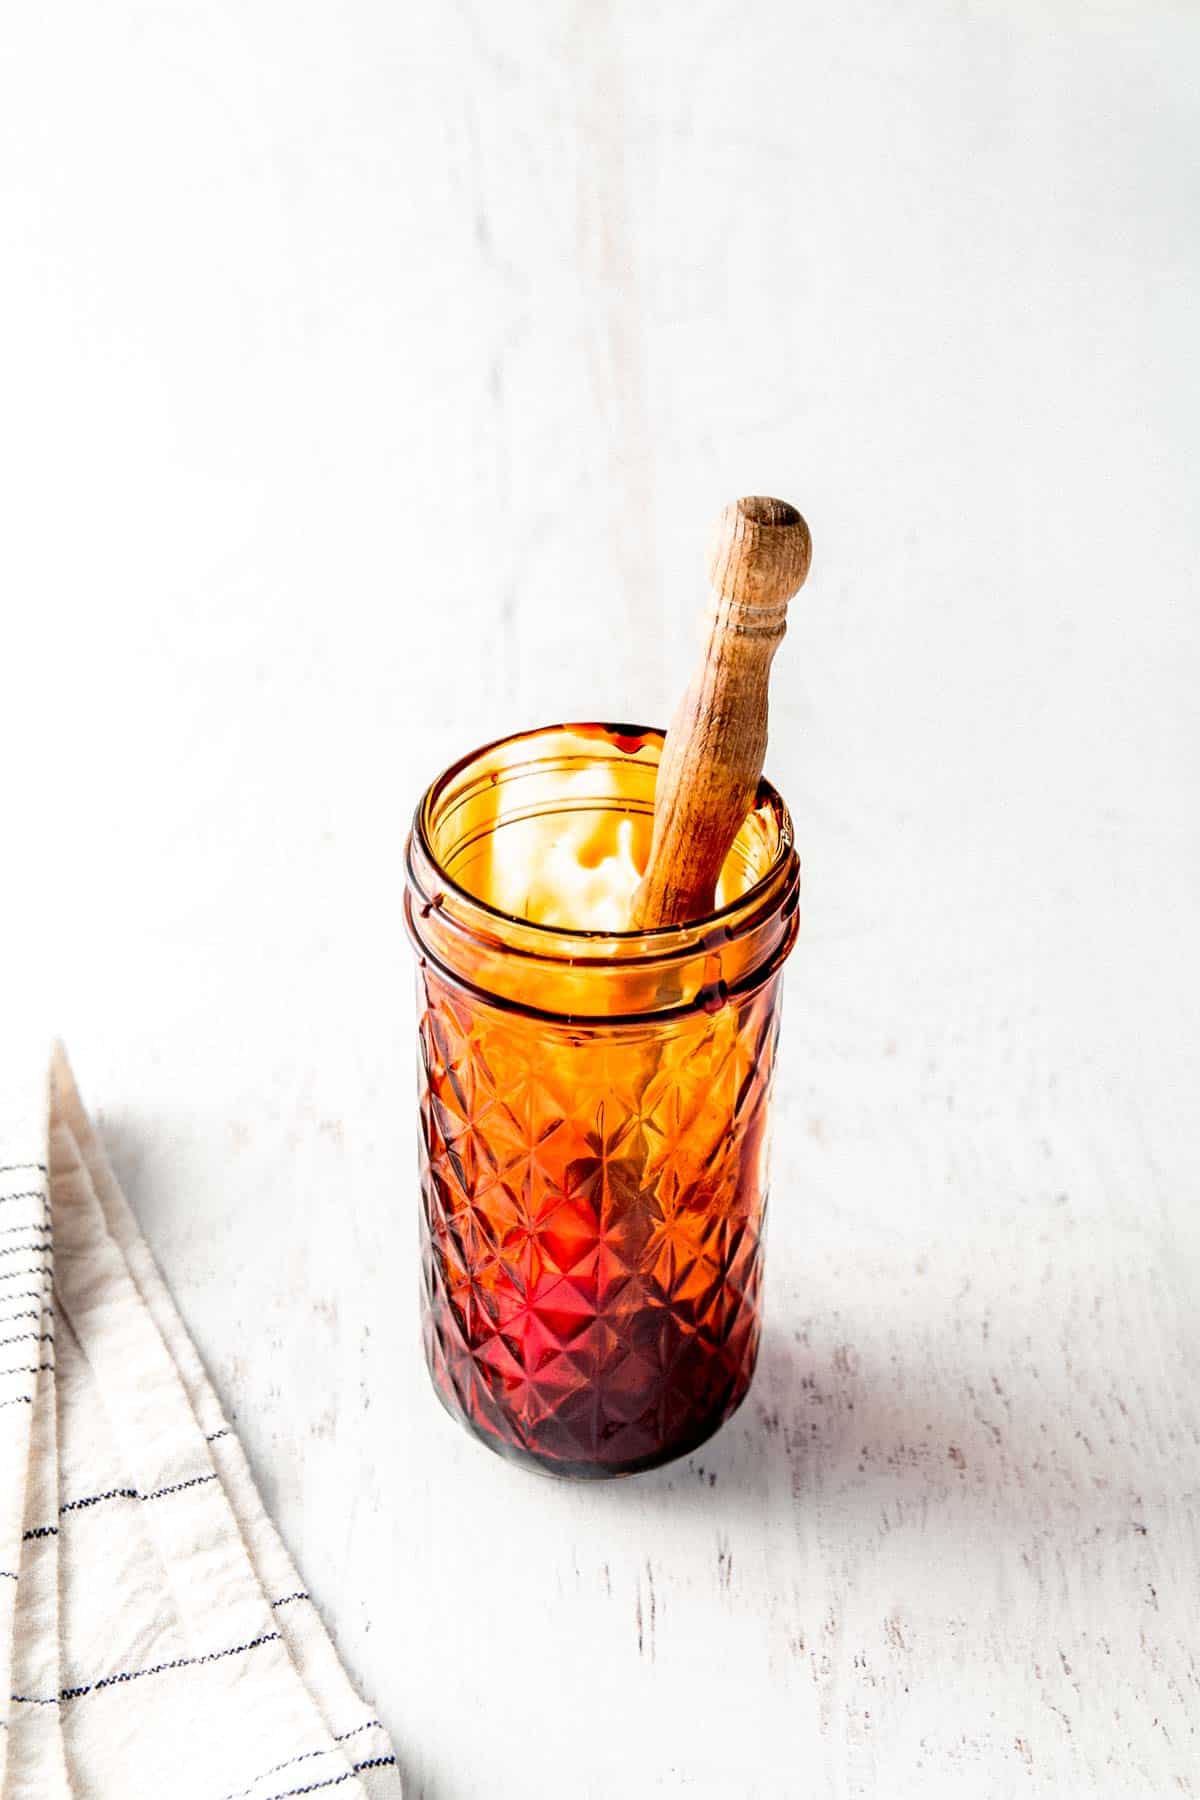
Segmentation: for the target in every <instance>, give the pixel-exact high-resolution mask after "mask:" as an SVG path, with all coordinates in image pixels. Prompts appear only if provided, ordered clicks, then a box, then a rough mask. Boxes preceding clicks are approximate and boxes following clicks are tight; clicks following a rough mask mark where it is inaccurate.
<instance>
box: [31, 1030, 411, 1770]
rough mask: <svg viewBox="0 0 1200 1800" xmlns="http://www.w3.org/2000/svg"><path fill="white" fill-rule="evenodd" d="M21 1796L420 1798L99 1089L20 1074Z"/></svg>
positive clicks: (60, 1061) (59, 1059) (66, 1074)
mask: <svg viewBox="0 0 1200 1800" xmlns="http://www.w3.org/2000/svg"><path fill="white" fill-rule="evenodd" d="M0 1693H2V1694H7V1695H8V1696H9V1699H8V1703H7V1708H6V1716H5V1719H4V1723H3V1729H2V1730H0V1800H18V1797H19V1800H165V1797H167V1796H169V1797H170V1800H294V1797H295V1796H299V1795H303V1794H321V1793H324V1792H325V1791H326V1790H332V1789H334V1788H337V1789H338V1790H339V1791H340V1794H341V1795H344V1796H346V1797H347V1800H349V1797H350V1796H357V1797H363V1796H365V1797H367V1800H397V1797H398V1796H399V1794H400V1782H399V1776H398V1774H397V1770H396V1759H395V1756H394V1755H393V1753H392V1747H391V1745H390V1743H389V1742H388V1739H387V1736H386V1734H385V1732H384V1730H383V1727H382V1726H381V1725H380V1723H379V1721H378V1720H377V1719H376V1718H375V1717H374V1715H373V1713H372V1712H371V1710H370V1709H369V1708H368V1707H365V1706H364V1705H363V1703H362V1702H361V1701H360V1700H359V1699H358V1697H357V1695H356V1694H355V1693H354V1690H353V1689H352V1687H351V1686H350V1683H349V1681H348V1679H347V1677H346V1675H345V1672H344V1671H343V1669H342V1667H341V1665H340V1663H339V1662H338V1659H337V1656H336V1654H335V1652H334V1649H333V1645H332V1644H331V1643H330V1641H329V1638H328V1636H327V1635H326V1632H325V1629H324V1627H323V1625H322V1624H321V1621H320V1619H319V1618H318V1616H317V1613H316V1610H315V1608H314V1607H313V1605H312V1602H311V1600H310V1599H309V1597H308V1595H307V1594H306V1593H305V1592H304V1590H303V1587H302V1584H301V1582H300V1580H299V1578H298V1576H297V1574H296V1571H295V1568H294V1567H293V1565H292V1562H291V1559H290V1557H289V1556H288V1553H287V1551H286V1550H285V1549H284V1547H283V1545H282V1543H281V1542H280V1540H279V1537H278V1535H277V1534H276V1532H275V1529H274V1527H273V1526H272V1525H271V1523H270V1521H269V1519H268V1518H267V1516H266V1514H265V1513H264V1511H263V1508H262V1504H261V1502H260V1501H259V1498H258V1495H257V1493H256V1492H255V1489H254V1485H253V1482H252V1481H251V1478H250V1472H249V1469H248V1467H247V1464H246V1460H245V1458H244V1456H243V1454H242V1451H241V1447H240V1445H239V1444H238V1441H237V1438H236V1437H235V1436H234V1435H233V1433H232V1431H231V1430H230V1428H229V1426H228V1425H227V1424H226V1423H225V1421H224V1419H223V1418H222V1416H221V1411H220V1408H219V1406H218V1404H217V1399H216V1395H215V1394H214V1393H213V1390H212V1388H211V1386H210V1384H209V1381H208V1378H207V1376H206V1375H205V1373H204V1370H203V1368H202V1367H201V1365H200V1359H199V1357H198V1356H197V1354H196V1351H195V1349H194V1348H193V1346H192V1343H191V1341H190V1339H189V1338H188V1335H187V1332H186V1331H185V1329H184V1327H183V1324H182V1321H181V1320H180V1317H179V1314H178V1313H177V1312H176V1310H175V1307H174V1305H173V1303H172V1301H171V1299H170V1296H169V1295H168V1293H167V1291H166V1288H165V1287H164V1285H163V1283H162V1280H161V1278H160V1276H159V1274H158V1271H157V1270H156V1268H155V1267H154V1264H153V1262H152V1261H151V1258H150V1254H149V1252H148V1250H147V1248H146V1245H145V1243H144V1242H143V1240H142V1237H141V1235H140V1233H139V1231H138V1228H137V1225H136V1223H135V1221H134V1218H133V1214H132V1213H131V1212H130V1210H129V1207H128V1205H127V1204H126V1201H125V1199H124V1197H123V1195H122V1194H121V1191H120V1188H119V1187H118V1186H117V1182H116V1180H115V1178H114V1176H113V1173H112V1170H111V1169H110V1168H109V1166H108V1163H107V1162H106V1160H105V1157H104V1153H103V1151H102V1149H101V1147H100V1144H99V1140H98V1139H97V1137H96V1134H95V1132H94V1130H93V1129H92V1126H91V1123H90V1121H89V1120H88V1117H87V1114H86V1113H85V1112H84V1110H83V1107H82V1105H81V1104H80V1100H79V1095H78V1093H77V1092H76V1089H75V1083H74V1081H73V1079H72V1077H71V1073H70V1070H69V1069H68V1067H67V1064H66V1061H65V1058H64V1057H63V1056H62V1055H61V1054H59V1055H57V1056H56V1057H55V1059H54V1063H53V1067H52V1070H51V1076H50V1081H49V1084H48V1085H47V1083H46V1081H45V1080H44V1079H42V1080H38V1079H36V1078H35V1079H34V1081H33V1083H32V1084H31V1085H30V1086H29V1088H28V1089H23V1088H22V1087H21V1085H20V1083H19V1082H18V1081H14V1080H11V1079H8V1078H6V1077H0Z"/></svg>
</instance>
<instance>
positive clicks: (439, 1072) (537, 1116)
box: [405, 725, 799, 1477]
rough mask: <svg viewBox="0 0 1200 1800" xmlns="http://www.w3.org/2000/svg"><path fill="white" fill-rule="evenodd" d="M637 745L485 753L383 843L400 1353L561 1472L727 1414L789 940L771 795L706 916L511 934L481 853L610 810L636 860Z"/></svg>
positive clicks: (757, 1257)
mask: <svg viewBox="0 0 1200 1800" xmlns="http://www.w3.org/2000/svg"><path fill="white" fill-rule="evenodd" d="M661 746H662V737H661V734H660V733H658V732H654V731H648V730H643V729H641V728H637V727H633V726H613V725H575V726H554V727H547V728H545V729H543V730H540V731H532V732H527V733H522V734H520V735H519V736H516V737H512V738H507V739H505V740H503V741H502V742H500V743H498V744H494V745H491V746H489V747H488V748H486V749H483V750H480V751H476V752H474V753H472V754H471V755H470V756H468V757H465V758H464V759H463V760H462V761H461V762H459V763H457V764H456V765H455V766H454V767H453V768H451V769H449V770H448V771H447V772H446V773H445V774H444V775H442V776H440V777H439V779H438V780H437V781H435V782H434V784H433V786H432V787H431V788H430V789H429V790H428V792H427V793H426V794H425V796H424V798H423V799H422V800H421V802H420V805H419V806H418V808H417V813H416V818H415V821H414V824H413V829H412V833H411V836H410V839H409V845H408V891H407V893H406V896H405V912H406V919H407V924H408V929H409V932H410V934H411V937H412V940H413V943H414V945H415V947H416V951H417V956H418V962H419V972H418V1013H419V1020H420V1125H421V1196H422V1207H421V1260H422V1278H423V1332H424V1343H425V1353H426V1357H427V1360H428V1364H429V1369H430V1373H431V1375H432V1377H433V1382H434V1386H435V1388H436V1390H437V1393H438V1395H439V1397H440V1398H441V1400H442V1402H443V1404H444V1405H445V1407H446V1408H447V1410H448V1411H449V1412H450V1413H451V1414H452V1415H453V1416H454V1417H455V1418H457V1419H459V1420H460V1421H461V1422H462V1423H463V1424H464V1425H466V1426H467V1428H468V1429H469V1430H470V1431H472V1432H473V1433H474V1434H475V1435H476V1436H477V1437H478V1438H480V1439H481V1440H482V1442H484V1443H485V1444H487V1445H488V1446H489V1447H490V1448H491V1449H493V1450H495V1451H498V1452H499V1453H500V1454H501V1455H503V1456H507V1457H511V1458H512V1459H514V1460H515V1461H517V1462H521V1463H525V1464H527V1465H530V1466H533V1467H536V1468H538V1469H541V1470H546V1471H549V1472H551V1473H555V1474H561V1475H571V1476H583V1477H595V1476H608V1475H620V1474H629V1473H632V1472H634V1471H635V1470H638V1469H645V1468H650V1467H652V1466H654V1465H655V1464H657V1463H660V1462H665V1461H667V1460H668V1459H670V1458H671V1457H675V1456H679V1455H682V1454H684V1453H686V1452H687V1451H689V1450H691V1449H693V1448H694V1447H695V1446H696V1445H697V1444H699V1443H701V1442H703V1440H704V1439H705V1438H707V1437H708V1436H709V1435H710V1434H711V1433H712V1432H713V1431H715V1430H716V1429H717V1427H718V1426H719V1425H720V1424H721V1422H722V1421H723V1420H724V1419H726V1418H728V1416H729V1414H730V1413H731V1412H733V1410H734V1408H735V1407H736V1406H737V1405H738V1404H739V1402H740V1401H741V1400H742V1398H743V1396H744V1395H745V1393H746V1390H747V1388H748V1386H749V1384H750V1379H751V1376H752V1374H753V1371H754V1362H755V1356H756V1354H757V1349H758V1337H759V1322H760V1294H761V1281H762V1253H763V1225H764V1214H765V1208H766V1199H767V1140H768V1130H767V1128H768V1109H769V1103H770V1094H771V1079H772V1071H773V1066H774V1057H775V1045H776V1040H777V1037H778V1032H779V989H780V971H781V967H782V964H783V961H784V959H785V957H786V956H787V954H788V952H789V951H790V949H791V947H792V944H793V942H794V940H795V936H796V931H797V925H798V913H797V903H798V893H799V863H798V859H797V856H796V853H795V849H794V847H793V842H792V828H791V821H790V819H789V817H788V813H787V809H786V808H785V806H784V804H783V802H782V800H781V799H780V797H779V795H778V794H777V793H776V792H775V790H774V789H773V788H772V787H771V786H770V785H769V784H768V783H767V782H765V781H764V782H763V783H762V784H761V785H760V787H759V791H758V795H757V798H756V804H755V808H754V810H753V812H752V813H751V814H750V815H749V816H748V818H747V820H746V823H745V824H744V826H743V827H742V830H741V832H740V833H739V836H738V839H737V842H736V843H735V845H734V847H733V849H732V850H731V852H730V855H729V859H728V861H727V863H726V866H725V870H724V873H723V876H722V882H721V886H720V888H719V889H718V902H717V909H716V910H715V911H714V912H713V913H712V914H711V915H710V916H708V917H706V918H703V919H700V920H698V921H696V922H695V923H692V924H688V925H685V926H668V927H663V928H660V929H656V930H651V931H642V932H633V931H627V930H621V931H618V930H596V929H592V930H586V931H584V930H577V929H575V930H572V929H563V928H562V927H561V926H558V925H547V924H545V923H541V922H536V921H535V920H533V919H531V918H528V917H522V916H520V911H519V907H518V902H517V901H515V900H514V899H513V897H512V888H511V881H510V882H509V887H508V889H507V890H505V889H504V884H503V883H502V882H500V883H498V882H497V879H496V869H497V868H498V867H499V866H500V861H501V860H502V862H503V867H504V868H505V869H507V870H509V871H510V872H511V871H512V870H513V869H514V868H515V869H517V870H518V871H519V870H520V869H521V868H522V867H523V866H528V868H529V870H530V871H531V874H536V868H537V866H538V865H539V863H540V862H541V861H544V847H545V843H546V831H547V828H548V824H550V825H553V824H554V822H555V821H565V822H566V823H567V824H569V826H570V829H571V831H572V832H574V833H575V834H576V836H575V840H573V841H578V834H579V830H580V828H581V827H582V828H583V829H584V830H585V832H586V831H587V830H589V829H590V828H591V826H593V825H595V826H597V827H605V828H607V827H611V825H612V824H613V822H614V815H619V816H620V818H621V819H630V820H632V821H633V827H632V829H633V831H634V832H635V834H636V846H635V853H636V855H637V858H638V862H639V866H640V865H641V863H642V862H644V858H645V852H646V849H647V847H648V844H649V834H650V830H651V823H652V817H653V807H654V782H655V773H656V769H657V764H658V757H659V752H660V750H661ZM626 829H628V828H626ZM501 851H502V852H503V857H502V859H501V858H500V853H501ZM498 891H501V892H506V893H507V897H508V900H509V904H511V905H512V906H513V910H512V911H507V910H504V909H503V908H502V907H501V906H498V905H496V904H494V901H495V900H496V898H497V893H498Z"/></svg>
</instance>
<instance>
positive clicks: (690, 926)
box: [412, 720, 796, 960]
mask: <svg viewBox="0 0 1200 1800" xmlns="http://www.w3.org/2000/svg"><path fill="white" fill-rule="evenodd" d="M597 731H601V732H605V733H607V734H608V735H609V736H610V737H612V738H613V739H614V740H620V739H622V738H625V739H628V740H629V741H630V742H631V743H632V742H635V741H636V746H635V747H636V748H637V749H640V748H641V747H642V745H643V744H644V743H646V742H648V741H650V742H653V741H654V740H655V739H657V740H658V744H659V747H660V749H661V746H662V744H663V743H664V742H665V740H666V732H665V731H663V730H661V729H660V728H659V727H658V726H654V725H629V724H623V723H614V722H612V721H610V720H602V721H597V720H571V721H566V722H561V723H555V724H548V725H535V726H532V727H529V728H528V729H525V730H522V731H510V732H505V733H504V734H503V735H502V736H501V737H497V738H492V739H491V740H490V742H488V743H486V744H478V745H476V746H475V748H474V749H472V750H468V751H467V752H466V753H465V755H463V756H460V757H459V758H458V759H457V761H455V762H453V763H451V764H450V765H449V767H448V768H446V769H443V770H442V773H441V774H440V775H438V776H437V777H436V778H435V779H434V780H433V781H431V782H430V784H429V786H428V787H427V788H426V789H425V791H424V793H423V794H422V795H421V798H420V799H419V800H418V801H417V805H416V810H415V812H414V814H413V823H412V836H413V838H414V839H415V841H416V842H417V844H418V845H419V846H420V849H421V851H422V854H423V855H424V856H425V857H426V858H427V859H428V862H429V864H430V866H431V868H433V869H436V871H437V875H438V879H439V880H440V881H443V882H444V883H445V884H446V887H447V888H449V889H450V890H451V892H452V893H453V894H454V895H455V896H456V897H457V898H458V899H460V900H461V901H463V902H465V903H466V905H467V906H468V907H470V908H472V909H478V910H479V911H480V912H482V913H483V914H484V915H485V916H487V917H489V918H492V919H495V920H496V921H497V922H498V923H499V924H501V925H509V926H511V925H515V926H517V927H519V928H520V930H521V931H522V932H526V931H528V932H532V933H535V934H540V935H542V936H543V937H544V940H545V942H546V943H547V944H549V942H550V940H552V939H558V940H559V941H562V940H563V939H566V940H568V941H571V940H578V941H579V942H580V943H581V944H588V945H594V944H596V943H598V942H604V943H612V942H617V943H623V944H627V945H631V944H633V943H644V942H649V943H651V944H655V945H659V946H664V945H665V944H666V942H667V940H668V939H671V938H675V939H678V938H679V937H680V935H681V934H684V935H687V934H691V933H695V934H696V935H697V936H701V935H704V934H705V933H707V932H710V931H711V930H712V929H713V927H714V926H718V927H719V926H722V925H724V924H725V923H726V922H727V921H728V920H729V919H731V918H732V917H734V916H735V915H737V914H744V913H746V912H748V911H749V912H753V911H754V909H755V906H756V903H757V902H758V901H760V900H762V899H763V898H764V897H765V895H766V892H767V890H768V889H769V888H770V887H771V886H772V884H773V883H774V882H775V881H777V879H778V876H779V872H780V870H781V868H783V867H784V866H785V865H786V864H787V863H788V861H789V860H790V859H792V858H793V857H794V856H795V854H796V846H795V833H794V830H793V826H792V815H791V813H790V812H789V811H788V807H787V802H786V801H785V800H784V798H783V796H782V794H781V793H780V792H779V790H778V788H776V787H775V785H774V784H773V783H772V782H770V781H768V780H767V778H766V776H765V775H764V776H760V777H759V783H758V788H757V790H756V793H755V806H756V807H759V806H762V805H764V804H767V805H769V806H770V808H771V811H772V813H773V815H774V817H775V821H776V826H777V829H778V833H779V841H778V844H777V845H776V848H775V854H774V856H773V857H772V858H771V861H770V863H769V864H768V866H767V868H766V869H764V871H763V873H762V874H761V875H760V876H759V877H758V879H757V880H756V881H755V882H753V883H752V884H751V885H750V887H748V888H746V889H745V891H744V892H743V893H740V894H737V895H735V896H734V898H733V899H732V900H728V901H726V903H725V905H724V906H720V907H716V908H715V909H714V910H713V911H712V912H707V913H702V914H701V915H700V916H699V917H698V918H695V919H685V920H683V921H681V922H679V923H676V924H667V925H649V926H638V927H632V928H630V929H627V930H623V931H612V930H605V929H603V928H599V929H598V928H596V927H593V926H567V925H547V924H545V923H543V922H542V921H541V920H538V919H526V918H522V917H521V916H520V915H519V914H517V913H510V912H505V911H504V910H503V909H502V908H501V907H497V906H493V905H492V904H491V902H490V901H488V900H484V899H483V898H482V897H481V896H480V895H479V894H474V893H472V892H471V891H470V889H469V888H465V887H463V886H462V885H461V883H460V882H457V881H455V879H454V877H453V876H452V875H450V874H449V873H448V872H447V870H446V869H445V868H444V867H443V865H442V863H441V861H440V860H439V858H438V855H437V853H436V851H435V850H434V848H433V843H432V839H431V835H430V832H429V829H428V826H429V822H430V821H431V819H432V816H433V809H434V807H435V805H436V804H437V801H438V800H439V798H440V797H441V796H442V795H443V794H444V792H445V790H446V788H447V787H448V786H449V784H450V783H451V782H452V781H453V780H454V779H455V777H456V776H457V775H460V774H461V773H462V772H463V770H464V769H466V768H468V767H469V766H470V764H471V763H473V762H477V761H478V760H479V759H480V758H482V757H485V756H488V755H490V754H491V753H492V752H493V751H496V750H501V749H503V748H504V746H505V745H507V744H515V743H518V742H531V741H535V740H536V739H538V738H545V737H551V736H553V735H554V734H555V733H556V732H578V733H579V734H581V735H587V734H590V733H595V732H597ZM618 747H620V745H619V742H618ZM639 960H640V959H639Z"/></svg>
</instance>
